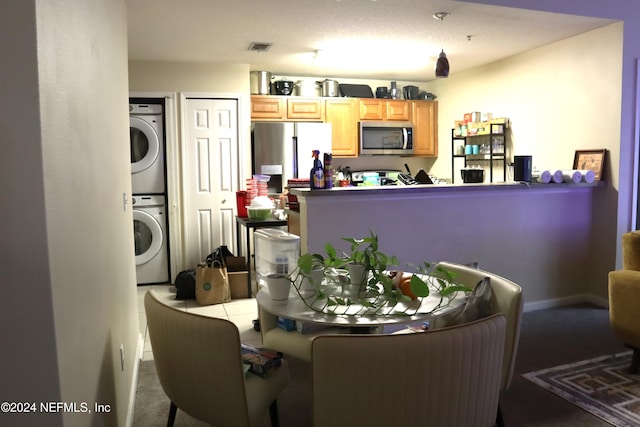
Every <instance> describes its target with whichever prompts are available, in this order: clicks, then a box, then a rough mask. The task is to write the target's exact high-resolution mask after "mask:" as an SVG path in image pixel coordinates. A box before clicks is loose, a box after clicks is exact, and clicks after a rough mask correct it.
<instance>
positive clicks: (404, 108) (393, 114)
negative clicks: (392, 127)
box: [385, 99, 411, 122]
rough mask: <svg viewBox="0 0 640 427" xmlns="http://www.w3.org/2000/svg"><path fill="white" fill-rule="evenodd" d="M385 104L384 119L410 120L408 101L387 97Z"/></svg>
mask: <svg viewBox="0 0 640 427" xmlns="http://www.w3.org/2000/svg"><path fill="white" fill-rule="evenodd" d="M385 104H386V112H385V119H386V120H400V121H403V122H407V121H409V120H411V110H410V106H409V102H408V101H402V100H399V99H393V100H391V99H387V100H386V101H385Z"/></svg>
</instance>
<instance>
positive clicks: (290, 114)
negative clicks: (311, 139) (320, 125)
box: [251, 95, 324, 122]
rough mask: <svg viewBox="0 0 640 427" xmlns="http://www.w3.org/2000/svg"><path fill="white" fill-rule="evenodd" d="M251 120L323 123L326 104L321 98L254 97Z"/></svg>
mask: <svg viewBox="0 0 640 427" xmlns="http://www.w3.org/2000/svg"><path fill="white" fill-rule="evenodd" d="M251 119H252V120H260V121H269V120H272V121H281V120H296V121H314V122H321V121H323V120H324V103H323V102H322V99H320V98H298V97H290V96H270V95H264V96H263V95H252V96H251Z"/></svg>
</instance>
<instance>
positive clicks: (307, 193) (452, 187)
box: [290, 181, 606, 197]
mask: <svg viewBox="0 0 640 427" xmlns="http://www.w3.org/2000/svg"><path fill="white" fill-rule="evenodd" d="M604 186H606V182H605V181H598V182H593V183H578V184H574V183H560V184H555V183H554V184H540V183H527V182H500V183H492V184H486V183H485V184H418V185H383V186H360V187H334V188H331V189H324V190H311V189H309V188H292V189H290V192H291V194H294V195H296V196H303V197H327V196H357V195H359V194H361V195H365V194H366V195H400V194H406V195H416V194H425V195H427V194H437V193H453V192H464V191H472V192H474V193H480V192H485V191H513V190H525V189H528V190H537V191H538V190H542V191H545V190H561V191H568V190H572V189H578V188H596V187H604Z"/></svg>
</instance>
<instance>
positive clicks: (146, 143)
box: [129, 98, 169, 285]
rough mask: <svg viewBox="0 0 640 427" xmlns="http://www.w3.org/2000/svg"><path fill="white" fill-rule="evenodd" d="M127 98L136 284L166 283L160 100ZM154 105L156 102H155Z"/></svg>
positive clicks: (163, 162)
mask: <svg viewBox="0 0 640 427" xmlns="http://www.w3.org/2000/svg"><path fill="white" fill-rule="evenodd" d="M144 101H147V100H142V99H140V100H138V99H134V98H132V99H129V136H130V140H131V182H132V193H133V196H132V205H133V233H134V240H135V259H136V281H137V283H138V285H146V284H152V283H168V282H169V247H168V233H167V231H168V226H167V206H166V200H167V194H166V190H165V189H166V185H165V181H166V179H165V170H166V165H165V138H164V100H162V99H158V100H156V101H154V102H144ZM156 102H157V103H156Z"/></svg>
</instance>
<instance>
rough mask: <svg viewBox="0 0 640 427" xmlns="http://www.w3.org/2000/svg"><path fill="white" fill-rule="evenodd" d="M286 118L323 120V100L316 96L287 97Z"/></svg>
mask: <svg viewBox="0 0 640 427" xmlns="http://www.w3.org/2000/svg"><path fill="white" fill-rule="evenodd" d="M287 118H288V119H293V120H313V121H320V120H324V102H322V100H321V99H318V98H289V99H287Z"/></svg>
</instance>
